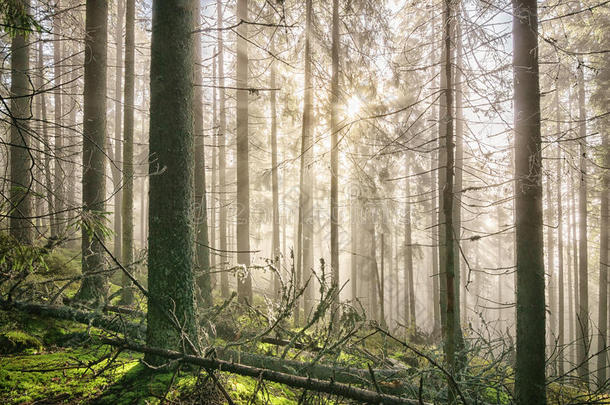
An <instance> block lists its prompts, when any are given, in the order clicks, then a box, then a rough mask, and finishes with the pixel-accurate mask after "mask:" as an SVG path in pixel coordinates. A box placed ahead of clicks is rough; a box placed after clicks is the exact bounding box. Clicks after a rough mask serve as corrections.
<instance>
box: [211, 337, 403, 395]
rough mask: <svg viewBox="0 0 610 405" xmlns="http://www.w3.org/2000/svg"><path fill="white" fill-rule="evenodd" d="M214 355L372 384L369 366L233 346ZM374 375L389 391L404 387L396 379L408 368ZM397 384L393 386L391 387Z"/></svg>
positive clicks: (389, 370)
mask: <svg viewBox="0 0 610 405" xmlns="http://www.w3.org/2000/svg"><path fill="white" fill-rule="evenodd" d="M215 350H216V356H217V358H219V359H222V360H224V361H229V362H236V363H240V364H247V365H249V366H252V367H257V368H264V369H269V370H275V371H278V372H282V373H287V374H293V375H295V374H296V375H302V376H308V377H313V378H317V379H321V380H333V381H337V382H340V383H343V384H360V385H362V384H364V385H369V386H372V385H373V381H372V378H371V370H369V369H363V368H355V367H345V366H343V365H340V364H338V365H336V366H331V365H329V364H310V363H306V362H300V361H295V360H285V359H280V358H277V357H272V356H264V355H259V354H253V353H248V352H242V351H235V350H223V349H222V348H216V349H215ZM372 372H373V374H374V375H375V379H377V381H379V382H381V383H382V385H384V386H386V383H388V382H391V384H387V386H388V387H389V389H388V390H389V391H391V392H394V393H398V392H401V391H404V389H403V387H402V384H397V382H400V381H405V380H406V379H407V378H409V377H410V373H409V370H408V369H385V368H381V369H379V368H378V369H372ZM393 386H396V387H393Z"/></svg>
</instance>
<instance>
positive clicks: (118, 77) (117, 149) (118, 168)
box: [108, 0, 127, 257]
mask: <svg viewBox="0 0 610 405" xmlns="http://www.w3.org/2000/svg"><path fill="white" fill-rule="evenodd" d="M125 1H126V0H117V3H116V6H117V19H116V27H115V31H114V42H115V44H116V58H115V61H116V62H115V63H116V67H115V76H114V97H115V99H114V153H113V154H112V155H111V158H113V159H112V161H111V162H110V172H111V173H112V185H113V187H114V190H112V192H113V194H114V249H113V252H112V254H113V255H114V257H123V255H122V251H121V249H122V247H123V243H122V240H121V239H122V237H123V231H122V229H121V228H122V225H123V222H122V219H121V213H122V209H123V208H122V205H123V194H124V193H123V191H122V190H121V186H122V185H121V180H123V179H124V177H125V176H124V175H123V176H121V173H122V172H123V148H122V143H123V140H122V136H121V135H122V122H121V118H122V114H121V113H122V112H123V111H122V110H123V108H122V106H121V102H122V97H121V94H122V91H121V90H122V89H121V87H122V81H123V80H122V79H123V69H122V67H123V17H124V13H125ZM125 74H127V73H125ZM108 146H109V147H111V146H110V144H109V145H108Z"/></svg>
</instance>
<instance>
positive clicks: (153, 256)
mask: <svg viewBox="0 0 610 405" xmlns="http://www.w3.org/2000/svg"><path fill="white" fill-rule="evenodd" d="M194 27H195V17H194V7H193V3H192V2H191V1H190V0H181V1H179V2H178V3H176V2H171V3H170V2H166V1H162V0H154V1H153V20H152V45H151V63H150V137H149V143H150V156H151V158H150V169H149V171H150V191H149V196H150V201H149V206H150V207H149V214H148V222H149V237H148V288H149V290H148V293H149V296H148V301H149V304H148V329H147V337H146V342H147V344H148V345H150V346H155V347H160V348H166V349H178V348H180V347H182V346H183V344H184V345H185V346H186V347H189V346H190V345H187V344H185V342H184V339H185V337H186V338H189V339H190V341H191V342H196V341H197V326H196V317H195V301H194V298H195V297H194V281H195V280H194V274H193V259H194V251H193V250H194V249H193V238H194V232H193V226H192V214H193V209H192V201H193V200H192V199H193V197H192V196H193V157H194V156H193V149H194V140H193V109H192V105H193V104H192V103H193V85H192V80H193V40H192V37H191V36H192V31H193V30H194ZM168 313H171V314H173V315H170V316H172V317H173V319H174V320H175V321H176V322H177V323H178V324H179V325H180V328H181V329H182V330H181V331H179V330H177V329H176V327H175V324H174V323H172V322H170V317H168ZM146 360H147V362H149V363H150V364H153V365H160V364H162V363H163V361H164V359H163V358H162V357H160V356H156V355H154V354H149V355H147V356H146Z"/></svg>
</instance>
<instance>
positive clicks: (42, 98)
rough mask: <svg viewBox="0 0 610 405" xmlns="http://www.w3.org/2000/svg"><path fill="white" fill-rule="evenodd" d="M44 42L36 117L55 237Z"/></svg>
mask: <svg viewBox="0 0 610 405" xmlns="http://www.w3.org/2000/svg"><path fill="white" fill-rule="evenodd" d="M43 49H44V41H43V40H42V39H40V40H39V42H38V71H39V73H38V74H39V82H38V85H37V86H36V87H37V90H38V91H39V92H40V94H39V95H38V104H39V105H40V109H39V110H40V116H39V117H38V118H39V119H40V120H41V122H42V143H43V146H42V149H43V151H44V158H43V165H44V168H43V171H44V179H45V183H44V190H45V193H44V194H45V196H46V197H45V198H46V200H47V211H48V212H47V223H48V225H49V232H50V234H51V235H57V232H56V231H55V223H56V222H55V219H54V215H55V208H54V207H55V204H54V201H53V178H52V176H51V155H52V153H51V143H50V139H49V131H48V127H47V103H46V92H45V91H44V83H45V80H46V78H45V74H44V53H43Z"/></svg>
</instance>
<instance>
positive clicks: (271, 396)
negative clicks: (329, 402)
mask: <svg viewBox="0 0 610 405" xmlns="http://www.w3.org/2000/svg"><path fill="white" fill-rule="evenodd" d="M100 334H101V331H98V330H95V329H94V328H87V327H86V326H85V325H81V324H78V323H73V322H69V321H57V320H51V319H43V318H40V317H36V316H29V315H24V314H21V313H9V312H6V311H0V403H2V404H3V405H5V404H6V405H8V404H89V403H92V404H158V403H162V402H165V403H184V404H189V403H197V404H220V403H226V401H225V400H224V398H223V397H222V394H221V393H220V392H219V391H218V390H217V389H214V385H213V384H212V382H211V380H209V379H205V378H204V377H205V376H206V374H205V373H198V372H197V370H188V369H186V370H181V369H178V370H176V369H175V368H174V369H172V370H169V369H167V370H155V371H151V370H150V369H149V368H148V367H146V366H145V365H144V364H143V363H142V362H141V356H140V355H139V354H133V353H128V352H121V353H117V352H116V351H115V350H114V349H113V348H112V347H110V346H107V345H103V344H101V343H100V342H99V336H100ZM220 379H221V381H222V383H223V386H224V387H225V389H226V390H227V392H228V393H229V395H230V396H231V398H232V400H233V401H234V402H235V403H236V404H257V403H258V404H263V403H268V404H274V405H284V404H285V405H288V404H293V403H297V402H298V397H299V395H300V393H298V392H294V391H292V390H290V389H289V388H286V387H284V386H282V385H279V384H274V383H268V382H266V383H264V384H261V382H259V381H257V380H256V379H252V378H247V377H241V376H235V375H224V374H223V375H221V376H220ZM204 380H206V381H204ZM204 382H205V384H204Z"/></svg>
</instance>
